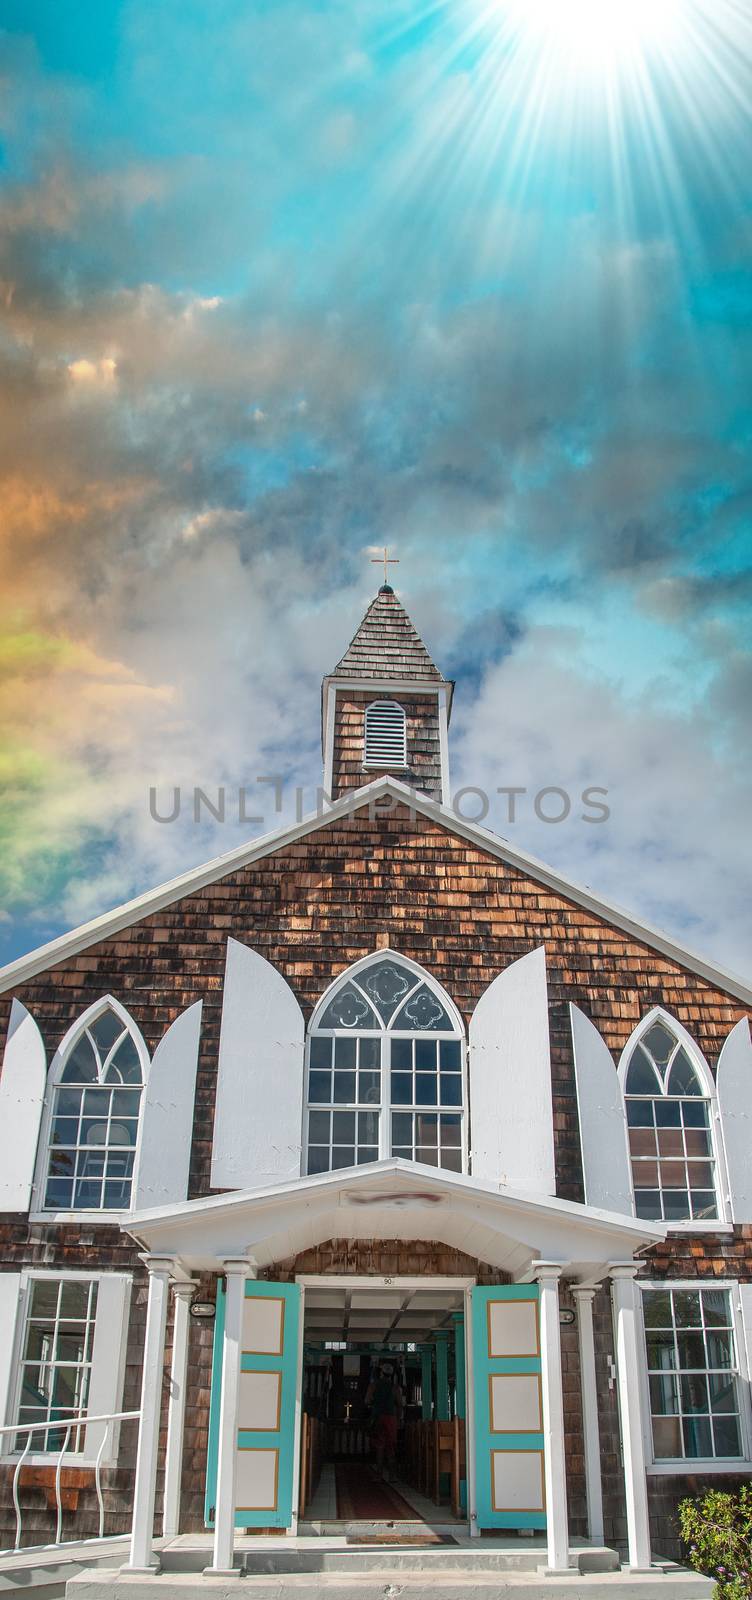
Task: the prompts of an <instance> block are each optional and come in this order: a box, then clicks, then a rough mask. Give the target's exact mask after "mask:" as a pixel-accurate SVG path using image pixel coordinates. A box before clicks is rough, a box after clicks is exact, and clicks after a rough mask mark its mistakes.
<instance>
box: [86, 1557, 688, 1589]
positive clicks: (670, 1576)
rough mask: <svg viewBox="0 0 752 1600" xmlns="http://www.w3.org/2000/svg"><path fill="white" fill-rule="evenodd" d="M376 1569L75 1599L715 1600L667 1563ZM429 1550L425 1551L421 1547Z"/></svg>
mask: <svg viewBox="0 0 752 1600" xmlns="http://www.w3.org/2000/svg"><path fill="white" fill-rule="evenodd" d="M382 1554H383V1564H382V1565H381V1566H380V1567H379V1568H377V1569H375V1570H370V1569H363V1568H362V1567H361V1568H360V1569H357V1568H353V1569H352V1570H351V1569H350V1568H349V1567H348V1568H347V1569H346V1570H342V1568H340V1570H339V1571H337V1572H330V1571H319V1572H291V1571H287V1572H279V1571H278V1572H272V1573H244V1572H243V1573H241V1572H240V1571H239V1572H238V1576H237V1577H236V1578H226V1577H220V1576H217V1577H216V1578H214V1577H207V1576H206V1575H205V1574H203V1573H198V1572H191V1573H180V1574H178V1573H170V1572H163V1573H159V1574H158V1575H157V1576H155V1577H151V1576H144V1577H142V1576H140V1575H136V1574H134V1575H131V1574H127V1573H122V1572H92V1573H91V1574H83V1573H82V1574H81V1575H80V1576H78V1577H75V1578H72V1579H71V1581H70V1583H69V1584H68V1587H67V1590H66V1596H67V1600H200V1597H201V1596H207V1595H210V1596H211V1597H212V1600H333V1597H336V1600H479V1597H480V1600H621V1597H623V1600H711V1597H712V1594H713V1589H714V1584H713V1583H712V1581H711V1580H710V1579H708V1578H701V1577H699V1576H698V1575H697V1574H696V1573H692V1572H687V1571H685V1570H684V1569H683V1568H681V1567H673V1566H671V1565H670V1564H668V1563H666V1564H665V1565H663V1566H657V1567H655V1568H654V1569H653V1570H652V1571H650V1572H628V1571H622V1572H609V1573H594V1572H589V1573H584V1574H583V1573H579V1572H578V1571H577V1570H576V1569H574V1568H573V1569H572V1571H571V1572H570V1573H568V1574H566V1573H563V1574H561V1576H559V1575H558V1574H555V1575H550V1576H546V1575H545V1574H544V1573H543V1572H542V1571H541V1570H540V1569H539V1570H538V1571H529V1572H520V1571H509V1570H507V1571H503V1570H500V1569H496V1570H489V1569H488V1568H484V1569H476V1567H475V1564H474V1562H473V1561H472V1560H471V1559H469V1558H468V1557H467V1555H466V1561H465V1566H464V1568H457V1569H455V1570H448V1569H447V1568H446V1567H444V1568H442V1567H433V1566H432V1567H431V1569H430V1571H428V1572H426V1571H420V1570H417V1569H412V1570H410V1569H405V1568H404V1567H396V1566H394V1564H393V1556H394V1551H391V1550H385V1551H383V1553H382ZM421 1554H423V1555H425V1551H423V1552H421Z"/></svg>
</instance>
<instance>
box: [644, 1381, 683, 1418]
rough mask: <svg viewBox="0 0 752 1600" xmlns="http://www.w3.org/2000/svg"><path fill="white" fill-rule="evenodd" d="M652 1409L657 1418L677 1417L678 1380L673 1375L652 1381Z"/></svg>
mask: <svg viewBox="0 0 752 1600" xmlns="http://www.w3.org/2000/svg"><path fill="white" fill-rule="evenodd" d="M650 1409H651V1411H652V1412H653V1413H654V1414H655V1415H657V1416H663V1417H671V1416H675V1415H676V1414H677V1412H678V1410H679V1392H678V1389H677V1386H676V1378H675V1377H673V1376H672V1374H671V1373H667V1374H666V1375H665V1376H663V1375H661V1376H660V1377H658V1378H651V1379H650Z"/></svg>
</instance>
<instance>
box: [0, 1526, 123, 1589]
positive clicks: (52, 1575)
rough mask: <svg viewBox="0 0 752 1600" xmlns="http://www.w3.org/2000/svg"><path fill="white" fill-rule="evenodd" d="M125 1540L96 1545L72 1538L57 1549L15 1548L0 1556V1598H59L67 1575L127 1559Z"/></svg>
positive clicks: (108, 1565) (109, 1565) (106, 1541)
mask: <svg viewBox="0 0 752 1600" xmlns="http://www.w3.org/2000/svg"><path fill="white" fill-rule="evenodd" d="M127 1559H128V1540H127V1539H103V1540H102V1542H101V1544H100V1543H99V1541H97V1544H96V1545H92V1543H91V1542H88V1541H86V1540H76V1541H75V1542H74V1541H71V1543H70V1545H63V1546H62V1547H61V1546H58V1547H57V1549H55V1548H54V1547H52V1548H51V1549H46V1550H45V1549H40V1550H14V1551H13V1552H12V1554H11V1555H4V1556H0V1600H22V1596H24V1595H29V1596H33V1600H58V1597H59V1596H61V1595H64V1594H65V1585H66V1583H67V1582H68V1579H69V1578H73V1577H75V1576H76V1574H77V1573H79V1572H82V1573H88V1572H90V1571H91V1570H92V1569H94V1570H96V1569H97V1568H98V1567H100V1566H104V1567H109V1568H112V1567H113V1565H114V1563H115V1562H118V1563H119V1562H121V1561H127Z"/></svg>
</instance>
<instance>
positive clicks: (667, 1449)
mask: <svg viewBox="0 0 752 1600" xmlns="http://www.w3.org/2000/svg"><path fill="white" fill-rule="evenodd" d="M653 1450H654V1452H655V1457H656V1460H657V1461H661V1460H669V1461H670V1460H672V1459H674V1458H675V1457H676V1456H680V1455H681V1454H682V1431H681V1422H680V1420H679V1418H678V1417H653Z"/></svg>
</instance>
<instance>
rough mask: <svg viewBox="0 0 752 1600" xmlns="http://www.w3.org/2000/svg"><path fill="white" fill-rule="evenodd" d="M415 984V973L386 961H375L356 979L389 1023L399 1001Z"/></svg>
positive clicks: (394, 962) (395, 963)
mask: <svg viewBox="0 0 752 1600" xmlns="http://www.w3.org/2000/svg"><path fill="white" fill-rule="evenodd" d="M415 982H416V978H415V973H414V972H411V971H410V969H409V968H408V967H402V966H400V965H399V964H398V963H397V962H396V961H391V960H387V959H384V960H383V961H375V962H374V963H373V966H371V967H367V968H366V969H365V971H364V972H362V973H361V974H360V976H359V978H358V983H359V984H360V985H361V988H363V989H365V991H366V994H367V995H369V996H370V998H371V1000H372V1001H373V1002H374V1005H375V1006H376V1008H377V1010H378V1012H379V1014H380V1015H381V1016H382V1017H383V1018H384V1021H385V1022H388V1021H389V1018H390V1017H391V1016H392V1014H393V1012H394V1011H395V1010H396V1008H397V1006H398V1005H399V1004H400V1001H401V1000H404V998H405V995H407V994H409V992H410V990H411V989H413V988H414V987H415Z"/></svg>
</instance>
